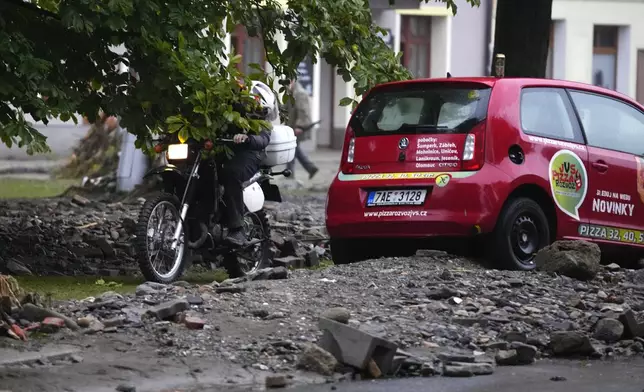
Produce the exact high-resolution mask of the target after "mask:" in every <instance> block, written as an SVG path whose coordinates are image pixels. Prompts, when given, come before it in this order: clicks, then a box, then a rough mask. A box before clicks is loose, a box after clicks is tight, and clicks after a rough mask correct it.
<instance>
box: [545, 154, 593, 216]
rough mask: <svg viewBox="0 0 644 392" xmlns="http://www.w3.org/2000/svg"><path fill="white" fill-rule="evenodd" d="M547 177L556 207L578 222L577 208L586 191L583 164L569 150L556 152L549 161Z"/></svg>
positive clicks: (585, 175)
mask: <svg viewBox="0 0 644 392" xmlns="http://www.w3.org/2000/svg"><path fill="white" fill-rule="evenodd" d="M548 177H549V179H550V190H551V191H552V197H553V199H554V200H555V204H556V205H557V207H559V209H560V210H561V211H563V212H564V213H565V214H566V215H568V216H571V217H573V218H575V219H576V220H580V218H579V207H580V206H581V205H582V204H583V202H584V199H585V198H586V192H587V191H588V173H587V172H586V167H585V166H584V162H583V161H582V160H581V158H579V156H578V155H577V154H575V153H574V152H572V151H570V150H560V151H557V153H555V154H554V155H553V156H552V159H550V165H548Z"/></svg>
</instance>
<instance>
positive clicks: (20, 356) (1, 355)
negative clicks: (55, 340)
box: [0, 347, 81, 392]
mask: <svg viewBox="0 0 644 392" xmlns="http://www.w3.org/2000/svg"><path fill="white" fill-rule="evenodd" d="M47 351H49V352H47ZM80 351H81V350H80V349H78V348H76V347H60V348H50V349H47V348H44V349H43V350H41V351H29V352H20V351H17V350H12V349H0V368H6V367H9V366H15V365H25V364H29V363H32V362H36V361H40V360H49V361H51V360H57V359H62V358H66V357H68V356H70V355H73V354H78V353H79V352H80ZM0 392H1V391H0Z"/></svg>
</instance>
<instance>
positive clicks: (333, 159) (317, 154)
mask: <svg viewBox="0 0 644 392" xmlns="http://www.w3.org/2000/svg"><path fill="white" fill-rule="evenodd" d="M341 154H342V151H340V150H328V149H320V150H317V151H314V152H311V153H309V158H310V159H311V160H312V161H313V162H315V164H316V165H317V166H318V168H319V169H320V171H318V173H317V174H316V176H315V177H314V178H313V179H312V180H309V178H308V174H307V173H306V171H305V170H304V168H303V167H302V166H300V164H299V163H296V165H295V174H296V176H297V180H296V181H293V179H289V178H284V177H282V176H278V177H276V178H275V183H276V184H278V185H279V186H283V187H285V188H288V189H316V190H322V189H326V188H328V187H329V185H330V184H331V181H333V178H334V177H335V175H336V174H337V171H338V167H339V165H340V156H341ZM65 162H66V160H53V159H40V160H37V159H33V158H31V159H29V160H23V159H6V158H4V157H2V154H0V177H2V176H7V175H9V176H12V177H21V178H34V179H47V178H49V175H48V174H49V173H51V171H52V170H53V169H55V168H57V167H60V166H61V165H63V164H64V163H65ZM285 168H286V166H276V167H275V168H274V171H281V170H283V169H285Z"/></svg>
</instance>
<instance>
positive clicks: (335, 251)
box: [330, 238, 368, 264]
mask: <svg viewBox="0 0 644 392" xmlns="http://www.w3.org/2000/svg"><path fill="white" fill-rule="evenodd" d="M362 244H363V242H362V241H360V240H358V239H344V238H343V239H339V238H331V241H330V245H331V258H332V259H333V264H350V263H355V262H357V261H362V260H366V259H367V258H368V255H367V253H366V252H365V248H364V247H363V245H362Z"/></svg>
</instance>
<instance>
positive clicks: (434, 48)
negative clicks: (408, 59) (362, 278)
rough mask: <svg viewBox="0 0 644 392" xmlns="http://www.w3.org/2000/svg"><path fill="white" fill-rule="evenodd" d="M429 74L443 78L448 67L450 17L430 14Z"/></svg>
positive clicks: (450, 46)
mask: <svg viewBox="0 0 644 392" xmlns="http://www.w3.org/2000/svg"><path fill="white" fill-rule="evenodd" d="M431 18H432V21H431V33H430V34H431V47H430V53H429V76H430V77H431V78H444V77H445V76H446V75H447V72H448V71H451V69H450V63H451V60H452V58H451V49H452V17H450V16H432V17H431Z"/></svg>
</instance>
